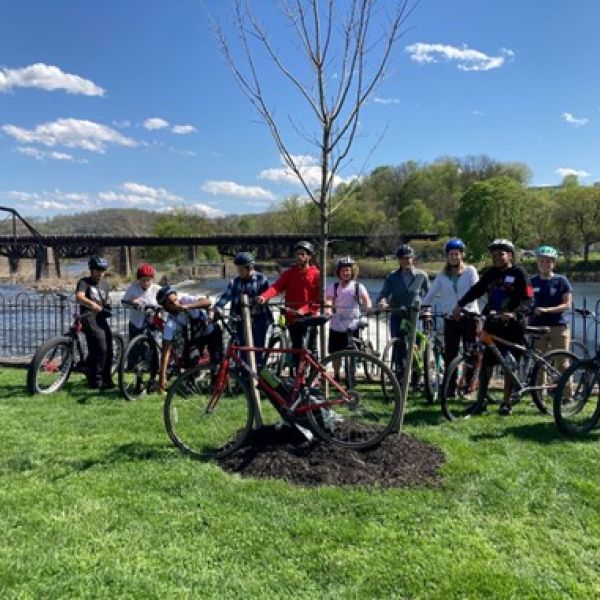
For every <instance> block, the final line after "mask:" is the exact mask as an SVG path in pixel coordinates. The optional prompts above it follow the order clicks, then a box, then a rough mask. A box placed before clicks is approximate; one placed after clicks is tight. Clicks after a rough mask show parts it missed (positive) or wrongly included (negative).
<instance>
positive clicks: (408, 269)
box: [377, 244, 430, 377]
mask: <svg viewBox="0 0 600 600" xmlns="http://www.w3.org/2000/svg"><path fill="white" fill-rule="evenodd" d="M396 258H397V259H398V263H399V266H398V269H396V270H395V271H392V272H391V273H390V274H389V275H387V277H386V278H385V280H384V282H383V287H382V288H381V291H380V292H379V296H378V297H377V306H379V307H380V308H387V307H389V308H391V316H390V335H391V336H392V337H394V338H399V339H400V343H397V344H394V350H393V353H394V355H393V357H392V360H393V364H395V365H402V364H403V363H404V357H405V356H406V340H407V334H408V331H405V330H403V329H402V328H401V327H400V324H401V322H402V314H401V311H400V309H403V308H409V307H411V306H412V305H413V304H414V301H415V300H416V299H417V298H423V296H425V294H427V292H428V291H429V285H430V284H429V276H428V275H427V273H425V271H421V269H417V268H415V251H414V250H413V248H412V246H409V245H408V244H400V245H399V246H398V248H396ZM397 376H398V377H402V374H401V373H398V375H397Z"/></svg>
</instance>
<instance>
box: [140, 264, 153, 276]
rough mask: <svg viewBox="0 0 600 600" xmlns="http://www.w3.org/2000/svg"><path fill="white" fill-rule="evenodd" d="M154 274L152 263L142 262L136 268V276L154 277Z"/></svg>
mask: <svg viewBox="0 0 600 600" xmlns="http://www.w3.org/2000/svg"><path fill="white" fill-rule="evenodd" d="M154 275H156V272H155V271H154V267H153V266H152V265H149V264H148V263H142V264H141V265H140V266H139V267H138V268H137V273H136V277H138V278H139V277H154Z"/></svg>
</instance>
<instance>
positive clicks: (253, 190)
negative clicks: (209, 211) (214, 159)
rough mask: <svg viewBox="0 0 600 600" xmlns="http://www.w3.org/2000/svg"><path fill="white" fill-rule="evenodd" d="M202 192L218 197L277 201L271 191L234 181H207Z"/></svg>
mask: <svg viewBox="0 0 600 600" xmlns="http://www.w3.org/2000/svg"><path fill="white" fill-rule="evenodd" d="M201 189H202V191H204V192H208V193H209V194H214V195H216V196H235V197H236V198H251V199H254V200H275V196H274V194H273V193H272V192H270V191H269V190H265V189H264V188H261V187H259V186H253V185H240V184H239V183H235V182H233V181H207V182H206V183H204V184H203V185H202V188H201Z"/></svg>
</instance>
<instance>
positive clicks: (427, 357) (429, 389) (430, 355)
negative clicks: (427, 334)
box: [423, 339, 438, 404]
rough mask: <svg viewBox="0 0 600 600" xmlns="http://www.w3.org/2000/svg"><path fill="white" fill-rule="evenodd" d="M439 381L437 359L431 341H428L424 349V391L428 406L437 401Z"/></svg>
mask: <svg viewBox="0 0 600 600" xmlns="http://www.w3.org/2000/svg"><path fill="white" fill-rule="evenodd" d="M436 379H437V365H436V357H435V353H434V352H433V348H432V344H431V340H429V339H428V340H427V342H426V343H425V346H424V347H423V391H424V392H425V398H426V399H427V403H428V404H434V403H435V401H436V400H437V396H438V390H437V389H435V388H436V386H437V384H436Z"/></svg>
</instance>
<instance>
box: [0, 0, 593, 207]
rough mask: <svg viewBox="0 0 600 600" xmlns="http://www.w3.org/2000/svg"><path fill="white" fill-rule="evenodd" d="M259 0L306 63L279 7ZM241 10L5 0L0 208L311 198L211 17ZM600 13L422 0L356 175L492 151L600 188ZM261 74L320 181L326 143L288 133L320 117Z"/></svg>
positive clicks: (550, 4) (376, 102)
mask: <svg viewBox="0 0 600 600" xmlns="http://www.w3.org/2000/svg"><path fill="white" fill-rule="evenodd" d="M253 4H254V5H256V6H258V7H259V11H260V15H261V18H262V19H263V20H264V23H265V25H266V27H267V29H269V31H270V32H271V33H272V35H273V42H274V44H275V46H276V47H277V48H278V50H279V51H280V53H281V55H282V56H283V57H284V59H286V60H287V61H289V63H291V64H292V65H297V64H298V62H297V61H298V51H297V48H296V47H295V45H294V43H293V38H292V37H291V35H290V32H289V30H286V29H285V28H283V27H282V26H281V21H280V20H279V17H278V12H277V9H276V6H277V3H276V2H262V1H260V2H258V1H257V0H254V2H253ZM339 4H340V5H341V6H344V5H347V4H348V2H347V1H343V0H342V1H340V2H339ZM383 4H384V5H385V4H389V5H391V4H395V3H392V2H391V1H389V2H383ZM203 6H204V8H203ZM228 7H229V2H228V0H205V2H204V3H202V2H200V1H199V0H176V1H166V0H103V1H102V2H93V1H91V0H52V1H45V0H19V1H18V2H16V1H14V0H0V204H2V205H8V206H12V207H14V208H17V209H18V210H19V211H21V212H23V213H24V214H28V215H36V216H53V215H56V214H62V213H73V212H80V211H85V210H95V209H98V208H107V207H136V208H145V209H151V210H161V211H162V210H169V209H170V208H171V207H174V206H186V207H188V208H190V209H197V210H202V211H205V212H206V214H209V215H218V214H227V213H237V212H259V211H263V210H265V209H267V208H268V207H269V206H272V205H273V204H276V203H278V202H280V201H281V200H282V199H284V198H285V197H287V196H289V195H291V194H294V193H297V194H301V193H302V188H301V187H300V186H299V185H298V184H297V183H296V182H295V180H294V178H293V177H291V176H290V174H289V173H288V172H286V170H285V169H284V167H283V164H282V162H281V159H280V156H279V153H278V151H277V149H276V147H275V144H274V143H273V141H272V138H271V137H270V134H269V132H268V130H267V128H266V127H265V125H264V124H262V123H261V122H260V120H259V118H258V116H257V114H256V112H255V110H254V108H253V107H252V106H251V105H250V103H249V102H248V101H247V99H246V98H245V97H244V96H243V95H242V93H241V92H240V90H239V88H238V87H237V85H236V84H235V82H234V80H233V77H232V75H231V73H230V72H229V70H228V68H227V66H226V64H225V62H224V60H223V58H222V56H221V54H220V52H219V49H218V45H217V43H216V40H215V37H214V35H213V33H212V31H211V28H210V26H209V24H208V20H207V10H208V11H209V12H210V14H211V15H212V16H213V17H214V18H215V19H217V20H219V21H220V22H222V24H223V26H224V28H225V31H226V33H232V30H231V29H230V28H229V25H228V23H229V21H228V19H227V14H228V10H229V8H228ZM380 14H381V13H380ZM598 23H600V2H598V1H597V0H574V1H573V2H565V1H564V0H521V1H517V0H503V1H502V2H498V1H492V0H452V1H451V0H421V1H420V2H419V4H418V5H417V6H416V8H415V9H414V11H413V12H412V14H411V15H410V17H409V19H408V21H407V23H406V26H405V32H404V35H403V36H402V38H401V39H400V40H399V42H398V43H397V45H396V46H395V49H394V52H393V54H392V57H391V59H390V62H389V65H388V69H387V72H386V76H385V79H384V80H383V81H382V83H381V85H380V86H379V87H378V88H377V89H376V91H375V93H374V95H373V96H372V98H371V100H370V102H369V103H368V104H367V105H366V106H365V108H364V111H363V113H362V116H361V120H360V129H359V135H358V137H357V139H356V141H355V144H354V146H353V151H352V153H351V156H350V160H349V162H348V164H346V165H345V168H344V171H343V172H342V173H340V175H341V176H342V177H344V178H351V177H353V176H356V175H357V174H360V173H363V172H364V171H365V167H364V165H365V161H366V160H367V158H368V162H366V172H368V171H370V170H372V169H374V168H375V167H377V166H380V165H384V164H389V165H396V164H399V163H401V162H403V161H405V160H409V159H414V160H418V161H425V162H427V161H432V160H434V159H435V158H437V157H439V156H442V155H454V156H465V155H474V154H488V155H489V156H491V157H493V158H496V159H499V160H507V161H523V162H525V163H527V164H528V165H529V166H530V167H531V169H532V171H533V181H532V183H534V184H537V185H546V184H556V183H559V182H560V181H561V179H562V176H563V175H565V174H568V173H575V174H578V175H579V177H580V181H581V182H582V183H584V184H591V183H592V182H594V181H597V180H600V165H599V158H600V156H599V154H600V148H599V147H598V146H599V145H598V132H599V131H600V129H599V127H600V89H599V88H600V76H599V75H600V73H599V71H600V68H599V65H600V61H599V58H598V57H600V37H599V36H598V35H597V26H598ZM259 67H260V68H261V70H262V72H264V73H265V78H266V79H265V87H266V89H267V90H268V94H267V97H268V99H269V101H270V105H271V106H272V107H273V109H274V110H275V111H276V113H277V115H278V117H279V118H280V120H281V122H282V123H283V124H284V129H285V133H286V135H288V136H289V137H288V138H287V141H288V146H289V149H290V152H291V153H292V154H294V155H296V156H302V157H304V159H303V161H302V162H303V164H305V165H306V169H307V171H306V173H307V174H308V177H309V179H310V167H311V161H312V160H313V158H312V157H314V152H315V149H314V147H313V146H311V144H309V143H308V142H307V141H306V140H305V139H303V138H302V137H298V136H296V135H294V131H293V129H292V128H291V127H288V126H287V123H288V118H289V117H290V116H291V117H292V118H294V119H295V120H296V121H297V122H300V123H301V124H302V125H303V126H304V124H305V123H306V127H307V128H309V127H310V122H309V121H305V117H306V110H305V107H304V106H303V105H302V102H301V100H300V99H299V97H298V95H297V94H296V93H294V92H293V91H292V90H291V89H290V88H289V87H286V86H283V85H282V82H281V78H280V77H274V76H273V75H272V73H271V71H270V69H269V66H268V65H267V64H266V63H263V62H262V61H260V62H259ZM384 131H385V136H384V137H383V139H382V140H381V141H380V142H379V143H378V144H376V147H375V149H373V147H374V145H375V143H376V141H377V140H378V139H379V137H380V135H381V133H382V132H384Z"/></svg>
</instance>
